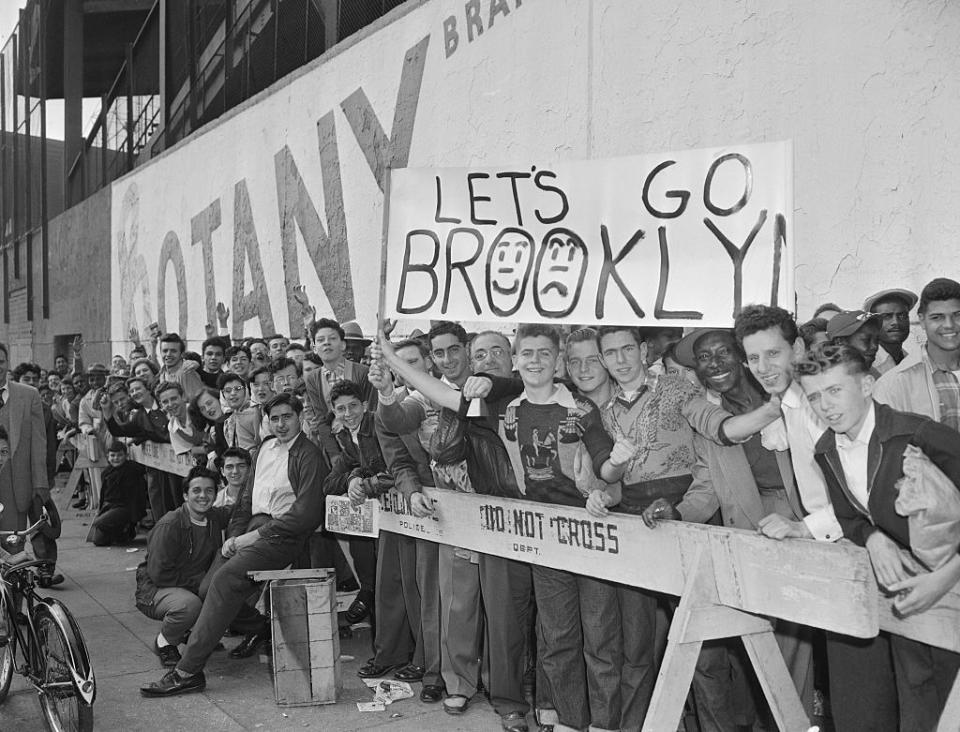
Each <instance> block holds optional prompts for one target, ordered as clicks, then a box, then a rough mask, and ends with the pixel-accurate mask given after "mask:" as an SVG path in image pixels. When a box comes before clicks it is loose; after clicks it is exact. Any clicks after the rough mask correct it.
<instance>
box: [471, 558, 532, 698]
mask: <svg viewBox="0 0 960 732" xmlns="http://www.w3.org/2000/svg"><path fill="white" fill-rule="evenodd" d="M532 583H533V580H532V578H531V575H530V566H529V565H528V564H525V563H523V562H516V561H514V560H512V559H505V558H503V557H497V556H493V555H490V554H481V555H480V588H481V594H482V595H483V607H484V613H485V616H486V621H487V622H486V639H487V643H486V647H487V649H488V655H489V659H490V679H489V685H488V690H489V692H490V703H491V704H492V705H493V708H494V709H495V710H496V711H497V714H499V715H501V716H503V715H505V714H510V713H511V712H522V713H523V714H526V713H527V711H529V709H530V705H529V704H528V703H527V700H526V699H525V698H524V695H523V672H524V670H525V669H526V645H527V639H526V629H527V614H528V612H529V609H530V608H529V602H530V588H531V587H532Z"/></svg>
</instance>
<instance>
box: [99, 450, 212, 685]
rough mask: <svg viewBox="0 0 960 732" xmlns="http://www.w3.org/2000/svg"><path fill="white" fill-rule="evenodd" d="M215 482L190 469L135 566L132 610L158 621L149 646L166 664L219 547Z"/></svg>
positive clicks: (172, 662) (175, 656) (189, 622)
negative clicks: (179, 498)
mask: <svg viewBox="0 0 960 732" xmlns="http://www.w3.org/2000/svg"><path fill="white" fill-rule="evenodd" d="M112 452H113V451H112V450H111V454H112ZM219 482H220V477H219V476H218V475H217V474H216V473H214V472H213V471H211V470H207V469H206V468H193V470H191V471H190V473H189V474H188V475H187V477H186V479H185V480H184V483H183V486H184V487H183V499H184V503H183V505H182V506H181V507H180V508H178V509H176V510H174V511H170V512H169V513H168V514H166V515H165V516H164V517H163V518H161V519H160V520H159V521H158V522H157V524H156V525H155V526H154V527H153V531H151V532H150V538H149V540H148V544H147V554H146V556H145V557H144V560H143V562H141V563H140V566H139V567H137V594H136V604H137V609H138V610H139V611H140V612H142V613H143V614H144V615H146V616H147V617H148V618H152V619H154V620H159V621H160V622H161V625H160V633H159V634H158V635H157V637H156V638H155V639H154V642H153V651H154V653H156V654H157V655H158V656H159V657H160V662H161V663H162V664H163V665H164V666H165V667H168V668H172V667H173V666H176V665H177V663H178V662H179V661H180V651H179V650H178V648H177V646H178V645H179V644H180V643H182V642H183V638H184V634H185V633H186V632H187V631H188V630H190V629H191V628H192V627H193V624H194V623H195V622H196V620H197V618H198V617H199V615H200V607H201V601H200V597H199V595H200V583H201V582H202V581H203V578H204V575H206V573H207V569H208V568H209V567H210V565H211V564H212V563H213V559H214V557H215V556H216V555H217V553H218V552H219V551H220V545H221V541H222V535H223V530H224V529H225V528H226V526H227V521H228V520H229V515H230V511H229V509H226V508H214V507H213V502H214V499H215V498H216V496H217V486H218V485H219ZM104 485H106V481H104Z"/></svg>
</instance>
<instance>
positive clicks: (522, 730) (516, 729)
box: [500, 712, 530, 732]
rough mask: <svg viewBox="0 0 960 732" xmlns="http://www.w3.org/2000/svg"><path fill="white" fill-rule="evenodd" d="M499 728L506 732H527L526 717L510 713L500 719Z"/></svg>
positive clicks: (517, 713)
mask: <svg viewBox="0 0 960 732" xmlns="http://www.w3.org/2000/svg"><path fill="white" fill-rule="evenodd" d="M500 726H501V727H503V729H504V730H506V732H529V729H530V728H529V727H527V715H526V714H524V713H523V712H510V713H509V714H504V715H503V716H502V717H500Z"/></svg>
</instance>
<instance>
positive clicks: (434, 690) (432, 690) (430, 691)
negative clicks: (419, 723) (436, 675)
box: [420, 684, 444, 704]
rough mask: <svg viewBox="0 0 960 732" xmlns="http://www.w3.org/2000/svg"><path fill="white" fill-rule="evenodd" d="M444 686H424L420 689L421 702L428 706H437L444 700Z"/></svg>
mask: <svg viewBox="0 0 960 732" xmlns="http://www.w3.org/2000/svg"><path fill="white" fill-rule="evenodd" d="M443 691H444V690H443V686H442V685H440V684H424V686H423V688H422V689H420V701H422V702H426V703H427V704H436V703H437V702H438V701H440V700H442V699H443Z"/></svg>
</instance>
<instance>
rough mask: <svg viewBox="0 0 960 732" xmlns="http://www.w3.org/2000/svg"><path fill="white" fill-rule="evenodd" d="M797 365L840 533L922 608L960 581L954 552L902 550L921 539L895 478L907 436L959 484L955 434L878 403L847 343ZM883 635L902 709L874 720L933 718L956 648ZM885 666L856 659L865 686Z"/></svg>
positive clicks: (906, 602) (908, 723)
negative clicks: (927, 564) (924, 554)
mask: <svg viewBox="0 0 960 732" xmlns="http://www.w3.org/2000/svg"><path fill="white" fill-rule="evenodd" d="M796 372H797V375H798V378H799V380H800V384H801V386H802V388H803V391H804V392H805V393H806V396H807V399H808V400H809V401H810V403H811V404H812V405H813V408H814V409H815V410H816V411H817V413H818V414H819V415H820V417H821V418H822V419H823V420H824V422H826V424H828V425H829V427H830V429H829V430H828V431H827V432H826V433H824V435H823V437H821V438H820V440H819V441H818V442H817V447H816V459H817V462H818V463H819V465H820V467H821V468H822V470H823V473H824V475H825V476H826V479H827V483H828V485H829V487H830V495H831V497H832V499H833V505H834V509H835V511H836V515H837V518H838V519H839V520H840V525H841V526H842V527H843V534H844V536H845V537H847V538H848V539H850V540H851V541H853V542H854V543H855V544H858V545H860V546H865V547H866V549H867V551H868V553H869V554H870V561H871V563H872V564H873V568H874V572H875V574H876V576H877V582H878V584H879V585H880V587H881V588H884V589H885V590H887V591H888V592H890V593H895V594H896V598H895V599H894V600H893V606H894V609H895V610H896V611H897V612H898V613H899V614H901V615H912V614H915V613H922V612H924V611H926V610H928V609H929V608H930V607H931V606H932V605H934V604H935V603H936V602H937V601H938V600H940V598H942V597H943V595H944V594H946V592H947V591H948V590H949V589H951V588H952V587H954V586H955V585H956V584H957V582H958V581H960V555H957V554H956V553H955V552H953V553H952V555H950V556H948V558H946V560H945V561H944V562H943V563H942V564H940V565H939V566H938V567H936V568H935V569H934V570H933V571H932V572H927V571H925V570H923V569H922V568H920V567H919V565H918V564H917V562H916V561H913V560H912V558H911V559H908V558H905V557H909V550H910V548H911V545H916V544H919V543H921V542H920V541H919V539H920V537H918V536H915V535H914V530H915V528H916V527H914V526H911V525H910V524H909V522H908V519H907V517H905V516H903V515H901V514H900V513H899V511H898V510H897V508H896V506H895V502H896V500H897V497H898V496H899V494H900V487H899V486H898V485H897V483H898V481H899V480H901V479H902V478H903V476H904V469H903V463H904V454H905V451H906V450H907V449H908V446H912V447H914V448H919V449H920V450H921V451H922V452H923V454H924V455H925V456H926V457H927V458H928V459H929V460H930V461H931V462H932V463H933V464H935V465H936V466H937V467H938V468H940V470H942V471H943V474H944V475H945V476H946V477H947V478H948V479H949V481H950V482H952V484H953V485H952V486H951V487H950V488H951V489H955V487H956V486H957V485H960V434H958V433H957V432H956V431H955V430H953V429H950V428H948V427H945V426H943V425H941V424H938V423H937V422H934V421H933V420H931V419H929V418H926V417H922V416H920V415H917V414H908V413H904V412H899V411H897V410H894V409H891V408H890V407H888V406H886V405H884V404H877V403H875V402H874V401H873V399H872V398H871V397H872V392H873V386H874V380H873V377H872V376H870V374H869V373H868V372H867V368H866V363H865V361H864V359H863V356H862V354H860V353H859V352H858V351H857V350H856V349H853V348H850V347H849V346H823V347H820V348H818V349H815V350H813V351H811V352H809V353H808V354H807V355H806V357H805V358H804V359H803V360H801V361H799V362H798V363H797V365H796ZM928 488H929V487H928ZM950 538H955V537H950ZM941 541H943V539H941ZM881 635H882V636H884V635H887V636H888V638H889V643H890V650H891V652H892V655H893V668H894V678H895V682H896V688H897V699H898V701H899V705H900V714H899V719H897V717H896V716H895V715H893V714H890V715H889V716H887V717H886V718H885V719H882V720H880V719H878V720H876V724H875V726H871V727H870V729H897V728H898V722H899V729H916V730H933V729H935V728H937V724H938V721H939V718H940V712H941V710H942V709H943V707H944V704H945V703H946V700H947V697H948V695H949V693H950V689H951V687H952V685H953V679H954V677H955V676H956V674H957V670H958V668H960V654H957V653H954V652H951V651H946V650H943V649H940V648H935V647H933V646H929V645H926V644H924V643H920V642H917V641H914V640H910V639H908V638H905V637H903V636H900V635H895V634H889V635H888V634H886V633H882V634H881ZM832 660H833V659H831V662H832ZM881 671H882V669H879V668H876V667H873V666H865V665H861V666H860V667H859V668H858V669H857V674H858V684H859V687H860V690H861V693H862V694H863V695H864V696H867V697H876V696H879V695H880V694H885V693H887V686H886V684H885V679H884V678H883V677H882V676H881V675H880V672H881ZM832 675H833V669H832V668H831V679H832ZM888 708H889V707H888ZM944 721H945V722H948V723H951V722H953V721H955V720H944ZM852 728H853V727H841V726H840V725H839V720H838V729H852ZM857 729H860V727H857ZM864 729H865V728H864Z"/></svg>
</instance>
